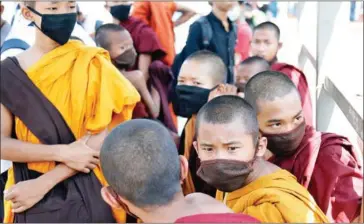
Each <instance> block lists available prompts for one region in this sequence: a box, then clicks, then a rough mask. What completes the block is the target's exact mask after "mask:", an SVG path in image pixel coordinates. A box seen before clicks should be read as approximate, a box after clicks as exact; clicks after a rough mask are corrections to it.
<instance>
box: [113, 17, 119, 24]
mask: <svg viewBox="0 0 364 224" xmlns="http://www.w3.org/2000/svg"><path fill="white" fill-rule="evenodd" d="M112 22H113V23H114V24H117V25H120V20H118V19H115V17H112Z"/></svg>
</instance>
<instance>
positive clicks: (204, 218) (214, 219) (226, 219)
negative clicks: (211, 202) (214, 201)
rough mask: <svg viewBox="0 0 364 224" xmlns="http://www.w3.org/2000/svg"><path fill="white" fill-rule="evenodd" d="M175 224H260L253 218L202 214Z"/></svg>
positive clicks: (237, 215)
mask: <svg viewBox="0 0 364 224" xmlns="http://www.w3.org/2000/svg"><path fill="white" fill-rule="evenodd" d="M175 223H260V222H259V221H258V220H256V219H255V218H253V217H250V216H248V215H243V214H235V213H221V214H218V213H216V214H200V215H192V216H186V217H183V218H179V219H177V220H176V221H175Z"/></svg>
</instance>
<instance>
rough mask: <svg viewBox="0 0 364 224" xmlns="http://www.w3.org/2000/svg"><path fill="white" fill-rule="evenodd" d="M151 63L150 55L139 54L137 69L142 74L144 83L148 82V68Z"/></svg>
mask: <svg viewBox="0 0 364 224" xmlns="http://www.w3.org/2000/svg"><path fill="white" fill-rule="evenodd" d="M151 63H152V55H150V54H140V55H139V62H138V69H139V70H140V71H141V72H142V73H143V76H144V79H145V81H148V80H149V66H150V64H151Z"/></svg>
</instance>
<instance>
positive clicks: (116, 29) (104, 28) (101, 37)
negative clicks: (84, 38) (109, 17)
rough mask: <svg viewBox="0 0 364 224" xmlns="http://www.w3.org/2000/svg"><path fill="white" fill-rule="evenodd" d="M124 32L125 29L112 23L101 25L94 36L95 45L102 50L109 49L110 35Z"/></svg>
mask: <svg viewBox="0 0 364 224" xmlns="http://www.w3.org/2000/svg"><path fill="white" fill-rule="evenodd" d="M123 31H126V29H125V28H124V27H122V26H120V25H116V24H113V23H108V24H104V25H101V26H100V27H99V28H98V29H97V30H96V34H95V42H96V45H97V46H99V47H102V48H104V49H110V44H111V40H110V38H111V33H121V32H123Z"/></svg>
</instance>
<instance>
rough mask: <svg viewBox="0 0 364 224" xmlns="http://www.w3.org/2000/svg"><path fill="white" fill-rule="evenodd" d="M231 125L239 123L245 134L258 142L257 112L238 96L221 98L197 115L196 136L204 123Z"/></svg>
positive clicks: (210, 103)
mask: <svg viewBox="0 0 364 224" xmlns="http://www.w3.org/2000/svg"><path fill="white" fill-rule="evenodd" d="M204 122H206V123H210V124H229V123H231V122H239V123H240V124H241V126H240V127H243V130H244V132H245V133H244V134H250V135H252V136H253V139H254V142H255V143H256V141H257V140H258V134H259V127H258V121H257V116H256V113H255V110H254V109H253V107H252V106H250V105H249V103H247V102H246V101H245V100H244V99H243V98H241V97H238V96H231V95H225V96H219V97H216V98H214V99H212V100H211V101H209V102H208V103H207V104H205V105H204V106H203V107H202V108H201V109H200V111H199V112H198V114H197V120H196V135H198V134H199V128H200V125H201V124H202V123H204Z"/></svg>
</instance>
